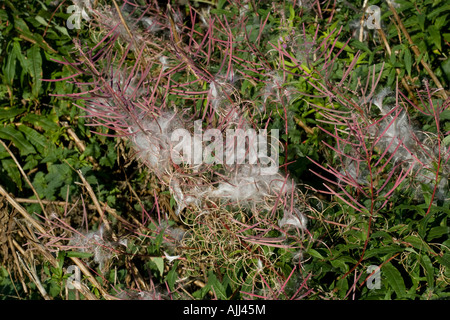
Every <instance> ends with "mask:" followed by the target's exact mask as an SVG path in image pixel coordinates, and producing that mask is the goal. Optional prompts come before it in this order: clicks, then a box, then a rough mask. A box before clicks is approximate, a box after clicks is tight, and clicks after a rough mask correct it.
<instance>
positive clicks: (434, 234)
mask: <svg viewBox="0 0 450 320" xmlns="http://www.w3.org/2000/svg"><path fill="white" fill-rule="evenodd" d="M445 234H450V227H446V226H438V227H434V228H431V230H430V231H429V232H428V234H427V241H431V240H433V239H436V238H440V237H442V236H443V235H445Z"/></svg>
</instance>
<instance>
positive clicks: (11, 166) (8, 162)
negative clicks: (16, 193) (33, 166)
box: [1, 159, 22, 190]
mask: <svg viewBox="0 0 450 320" xmlns="http://www.w3.org/2000/svg"><path fill="white" fill-rule="evenodd" d="M1 163H2V168H3V169H4V170H5V171H6V172H7V173H8V176H9V177H10V178H11V180H12V181H13V182H14V183H15V184H16V185H17V187H18V188H19V190H22V178H21V176H20V171H19V168H17V165H16V163H15V162H14V160H13V159H4V160H2V161H1Z"/></svg>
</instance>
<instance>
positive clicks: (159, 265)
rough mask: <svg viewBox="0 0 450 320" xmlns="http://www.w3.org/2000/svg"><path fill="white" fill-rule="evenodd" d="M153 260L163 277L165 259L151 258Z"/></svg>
mask: <svg viewBox="0 0 450 320" xmlns="http://www.w3.org/2000/svg"><path fill="white" fill-rule="evenodd" d="M151 260H152V262H153V263H154V264H155V265H156V267H157V268H158V271H159V275H160V276H161V277H162V275H163V273H164V259H163V258H162V257H151Z"/></svg>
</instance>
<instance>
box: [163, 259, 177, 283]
mask: <svg viewBox="0 0 450 320" xmlns="http://www.w3.org/2000/svg"><path fill="white" fill-rule="evenodd" d="M178 263H179V261H176V262H175V264H174V265H173V267H172V269H170V271H169V272H168V273H167V275H166V281H167V284H168V285H169V289H170V290H174V288H175V282H176V281H177V279H178V273H177V267H178Z"/></svg>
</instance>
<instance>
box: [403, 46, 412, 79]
mask: <svg viewBox="0 0 450 320" xmlns="http://www.w3.org/2000/svg"><path fill="white" fill-rule="evenodd" d="M403 59H404V62H405V68H406V72H408V75H409V76H411V68H412V56H411V52H410V51H409V49H408V48H406V49H405V54H404V56H403Z"/></svg>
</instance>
